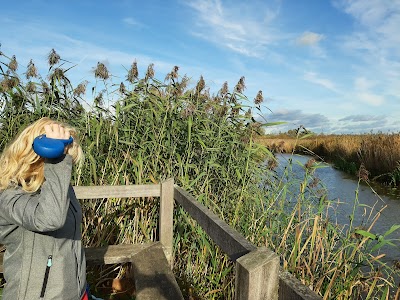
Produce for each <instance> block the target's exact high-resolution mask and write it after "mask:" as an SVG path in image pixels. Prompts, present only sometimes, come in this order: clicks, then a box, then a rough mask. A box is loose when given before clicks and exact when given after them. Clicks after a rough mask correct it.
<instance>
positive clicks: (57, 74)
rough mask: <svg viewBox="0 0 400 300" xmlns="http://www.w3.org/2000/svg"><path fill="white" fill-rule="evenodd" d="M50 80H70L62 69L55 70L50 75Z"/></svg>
mask: <svg viewBox="0 0 400 300" xmlns="http://www.w3.org/2000/svg"><path fill="white" fill-rule="evenodd" d="M49 80H50V81H52V82H56V81H68V78H67V77H66V76H65V71H64V70H63V69H62V68H55V69H54V70H53V72H51V73H50V74H49Z"/></svg>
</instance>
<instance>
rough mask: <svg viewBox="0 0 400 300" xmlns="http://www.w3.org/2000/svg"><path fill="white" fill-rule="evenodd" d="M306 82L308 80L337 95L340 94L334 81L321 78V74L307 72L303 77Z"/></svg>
mask: <svg viewBox="0 0 400 300" xmlns="http://www.w3.org/2000/svg"><path fill="white" fill-rule="evenodd" d="M303 79H304V80H307V81H309V82H312V83H314V84H317V85H320V86H322V87H324V88H326V89H328V90H331V91H333V92H335V93H338V92H339V91H338V89H337V88H336V85H335V83H334V82H333V81H331V80H329V79H327V78H323V77H321V76H320V75H319V74H317V73H314V72H306V73H305V74H304V76H303Z"/></svg>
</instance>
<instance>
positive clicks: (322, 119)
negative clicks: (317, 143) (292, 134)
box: [265, 109, 330, 132]
mask: <svg viewBox="0 0 400 300" xmlns="http://www.w3.org/2000/svg"><path fill="white" fill-rule="evenodd" d="M265 119H266V120H267V121H268V122H287V123H286V124H283V125H279V126H275V127H271V128H269V130H270V131H275V132H276V131H287V130H289V129H295V128H298V127H300V126H301V125H302V126H304V127H305V128H307V129H308V130H312V131H316V132H321V131H324V130H327V129H328V128H329V126H330V125H329V124H330V120H329V119H328V118H327V117H326V116H324V115H322V114H313V113H305V112H303V111H301V110H299V109H295V110H288V109H283V110H278V111H274V112H273V113H272V114H268V115H266V116H265Z"/></svg>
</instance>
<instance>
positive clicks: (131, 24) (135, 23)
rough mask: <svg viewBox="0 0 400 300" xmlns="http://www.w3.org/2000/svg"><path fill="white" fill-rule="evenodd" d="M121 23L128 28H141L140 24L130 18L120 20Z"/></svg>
mask: <svg viewBox="0 0 400 300" xmlns="http://www.w3.org/2000/svg"><path fill="white" fill-rule="evenodd" d="M122 22H123V23H125V24H126V25H129V26H142V24H141V23H139V22H138V21H136V20H135V19H134V18H131V17H129V18H124V19H122Z"/></svg>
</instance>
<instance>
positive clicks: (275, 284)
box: [0, 179, 321, 300]
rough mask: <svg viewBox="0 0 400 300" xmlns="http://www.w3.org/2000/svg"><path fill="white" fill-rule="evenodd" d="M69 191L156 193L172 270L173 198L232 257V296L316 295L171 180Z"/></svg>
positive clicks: (308, 298) (252, 299) (86, 195)
mask: <svg viewBox="0 0 400 300" xmlns="http://www.w3.org/2000/svg"><path fill="white" fill-rule="evenodd" d="M74 190H75V193H76V196H77V198H78V199H82V200H90V199H104V198H135V197H160V214H159V239H160V243H161V244H162V248H163V250H164V253H165V256H166V258H167V260H168V263H169V265H170V267H171V269H172V266H173V256H172V253H173V249H172V247H173V210H174V200H175V201H176V202H177V203H178V204H179V205H180V206H181V207H182V208H183V209H185V210H186V211H187V212H188V213H189V215H190V216H191V217H192V218H193V219H194V220H196V221H197V222H198V224H199V225H200V226H201V227H202V228H203V229H204V231H205V232H206V233H207V234H208V235H209V236H210V237H211V239H212V240H213V241H214V242H215V243H216V244H217V245H218V246H219V247H220V248H221V249H222V250H223V251H224V252H225V253H226V254H227V255H228V256H229V258H230V259H231V260H232V261H234V262H236V278H235V285H236V286H235V295H236V299H237V300H261V299H262V300H264V299H267V300H276V299H280V300H286V299H290V300H303V299H304V300H317V299H318V300H319V299H321V297H319V296H318V295H317V294H316V293H314V292H313V291H311V290H310V289H309V288H308V287H306V286H305V285H303V284H302V283H301V282H300V281H299V280H297V279H296V278H295V277H294V276H292V275H291V274H289V273H288V272H284V271H283V270H282V268H281V267H280V262H279V256H278V255H277V254H276V253H274V252H273V251H271V250H270V249H268V248H266V247H258V248H257V247H256V246H254V245H253V244H252V243H250V242H249V241H248V240H246V239H245V238H244V237H243V236H242V235H241V234H240V233H239V232H237V231H236V230H235V229H233V228H232V227H230V226H229V225H228V224H226V223H225V222H224V221H223V220H221V219H220V218H219V217H218V216H217V215H216V214H214V213H213V212H212V211H211V210H209V209H208V208H206V207H205V206H204V205H203V204H201V203H200V202H198V201H197V200H196V199H195V198H194V197H193V196H192V195H191V194H190V193H188V192H187V191H185V190H184V189H182V188H180V187H179V186H176V185H175V186H174V182H173V179H168V180H166V181H163V182H162V183H161V184H146V185H128V186H75V187H74ZM121 246H123V245H121ZM122 248H123V247H121V248H120V249H122ZM139 248H140V247H139ZM139 248H137V249H138V250H137V251H140V249H139ZM116 249H117V248H116ZM89 250H91V251H89V252H91V253H94V254H96V253H97V252H96V249H89ZM101 251H103V250H101ZM101 251H100V252H99V253H100V256H101V255H104V253H103V252H101ZM108 251H110V249H109V250H108ZM135 251H136V250H135ZM1 254H2V253H1ZM97 254H98V253H97ZM102 259H103V258H102V257H97V258H95V259H93V260H94V261H100V262H102ZM127 259H128V260H129V259H130V257H127V258H126V260H127ZM2 260H3V257H2V255H0V271H2ZM104 262H106V261H104Z"/></svg>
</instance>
